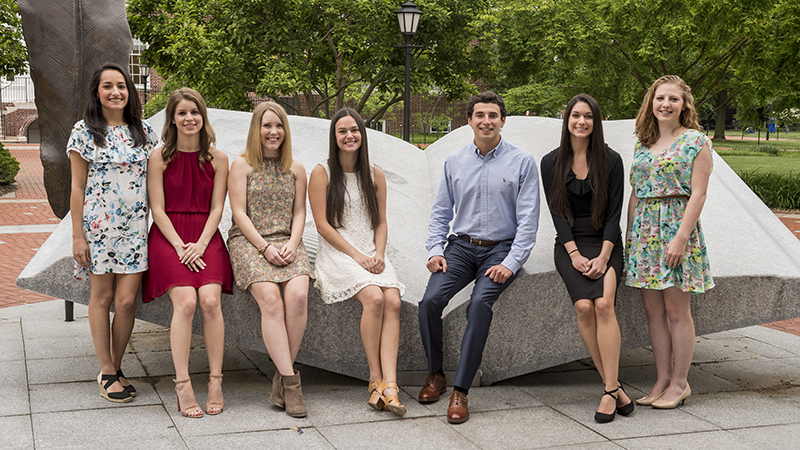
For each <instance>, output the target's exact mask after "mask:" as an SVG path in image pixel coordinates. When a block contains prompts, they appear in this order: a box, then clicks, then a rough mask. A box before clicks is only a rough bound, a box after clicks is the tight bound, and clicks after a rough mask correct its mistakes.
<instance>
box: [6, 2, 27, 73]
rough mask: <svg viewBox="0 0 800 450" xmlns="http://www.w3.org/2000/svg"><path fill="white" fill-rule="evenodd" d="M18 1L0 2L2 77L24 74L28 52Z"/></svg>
mask: <svg viewBox="0 0 800 450" xmlns="http://www.w3.org/2000/svg"><path fill="white" fill-rule="evenodd" d="M20 20H21V19H20V16H19V7H18V6H17V2H16V0H0V76H3V77H8V76H12V75H16V74H21V73H24V72H25V70H26V68H27V63H28V52H27V51H26V50H25V44H24V42H23V39H22V24H21V22H20Z"/></svg>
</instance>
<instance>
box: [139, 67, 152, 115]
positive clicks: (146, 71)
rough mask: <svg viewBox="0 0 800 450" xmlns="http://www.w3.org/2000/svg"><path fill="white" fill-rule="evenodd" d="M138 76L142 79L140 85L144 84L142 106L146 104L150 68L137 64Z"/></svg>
mask: <svg viewBox="0 0 800 450" xmlns="http://www.w3.org/2000/svg"><path fill="white" fill-rule="evenodd" d="M139 76H141V77H142V79H143V81H142V84H144V104H147V79H148V78H150V66H148V65H147V64H139ZM142 106H144V105H142Z"/></svg>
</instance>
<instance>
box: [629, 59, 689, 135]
mask: <svg viewBox="0 0 800 450" xmlns="http://www.w3.org/2000/svg"><path fill="white" fill-rule="evenodd" d="M662 84H674V85H676V86H678V87H679V88H680V89H681V91H682V92H683V110H682V111H681V116H680V123H681V126H684V127H686V128H691V129H694V130H699V129H700V122H699V121H698V120H697V110H696V109H695V107H694V96H693V95H692V88H690V87H689V85H688V84H686V82H685V81H683V79H682V78H681V77H679V76H677V75H664V76H663V77H661V78H659V79H657V80H656V81H654V82H653V85H652V86H650V89H648V90H647V93H646V94H645V95H644V102H642V106H641V107H640V108H639V114H637V115H636V131H635V132H634V134H636V136H638V138H639V142H641V143H642V145H644V146H645V147H649V146H651V145H653V144H655V143H656V142H657V141H658V138H659V137H661V135H660V134H659V131H658V122H657V121H656V116H655V115H654V114H653V99H654V98H655V96H656V89H658V87H659V86H661V85H662Z"/></svg>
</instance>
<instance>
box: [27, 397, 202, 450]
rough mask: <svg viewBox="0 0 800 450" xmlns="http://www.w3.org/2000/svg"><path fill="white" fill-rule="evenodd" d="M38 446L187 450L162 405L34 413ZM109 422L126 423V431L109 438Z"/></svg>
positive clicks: (42, 447) (35, 440)
mask: <svg viewBox="0 0 800 450" xmlns="http://www.w3.org/2000/svg"><path fill="white" fill-rule="evenodd" d="M32 417H33V429H34V430H36V433H35V438H34V443H35V445H36V448H37V449H46V448H74V449H78V448H82V449H87V448H102V449H120V450H122V449H124V450H128V449H154V448H158V449H162V448H163V449H171V448H174V449H179V448H180V449H185V448H186V446H185V445H184V443H183V440H182V439H181V437H180V435H179V434H178V431H177V430H176V428H175V426H174V425H173V423H172V421H171V420H170V417H169V415H168V414H167V413H166V412H165V411H164V408H163V407H162V406H161V405H158V406H131V407H128V408H112V409H91V410H87V411H67V412H57V413H46V414H33V415H32ZM108 424H124V425H125V433H124V434H122V435H120V434H117V435H115V436H116V438H114V439H111V438H109V434H108V433H109V428H108Z"/></svg>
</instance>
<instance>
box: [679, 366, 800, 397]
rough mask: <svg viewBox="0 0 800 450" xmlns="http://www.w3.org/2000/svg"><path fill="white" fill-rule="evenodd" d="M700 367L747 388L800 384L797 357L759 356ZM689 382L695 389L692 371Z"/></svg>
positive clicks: (703, 370) (703, 371)
mask: <svg viewBox="0 0 800 450" xmlns="http://www.w3.org/2000/svg"><path fill="white" fill-rule="evenodd" d="M692 368H693V369H694V367H692ZM700 369H701V370H700V372H701V373H710V374H713V375H715V376H717V377H719V378H721V379H723V380H727V381H729V382H730V383H734V384H736V385H738V386H740V389H745V390H753V389H756V390H757V389H769V388H774V387H780V386H785V384H786V383H795V384H800V360H797V359H795V358H782V359H769V358H759V359H749V360H743V361H726V362H719V363H705V364H702V365H700ZM689 384H691V385H692V386H693V389H694V381H692V374H691V371H690V373H689ZM697 392H698V393H700V392H701V391H697Z"/></svg>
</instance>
